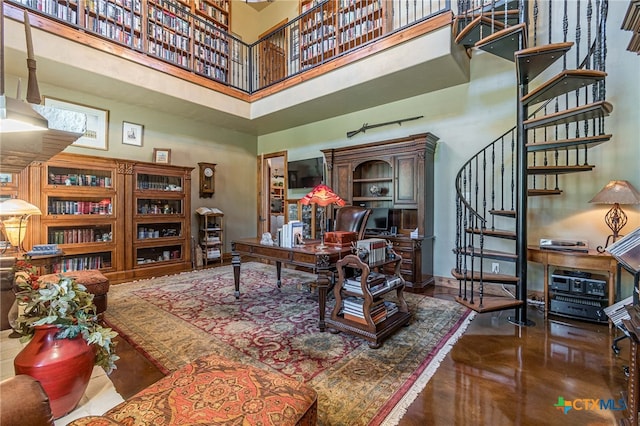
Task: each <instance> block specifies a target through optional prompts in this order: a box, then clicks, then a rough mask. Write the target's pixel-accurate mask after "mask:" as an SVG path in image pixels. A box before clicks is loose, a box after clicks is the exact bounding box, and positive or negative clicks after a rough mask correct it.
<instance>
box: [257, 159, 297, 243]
mask: <svg viewBox="0 0 640 426" xmlns="http://www.w3.org/2000/svg"><path fill="white" fill-rule="evenodd" d="M278 157H282V159H283V164H284V166H283V167H284V171H283V173H284V176H285V179H284V189H283V191H284V194H285V197H284V199H283V200H282V201H283V204H282V208H283V209H285V208H286V206H285V203H284V201H285V200H286V194H287V190H288V186H289V183H288V182H287V151H277V152H270V153H268V154H260V155H258V159H257V161H258V182H257V189H258V205H257V213H258V214H257V218H258V223H257V227H256V229H257V230H258V236H261V235H262V234H264V233H265V232H270V231H271V229H270V228H271V167H270V166H269V160H270V159H272V158H278ZM283 214H284V213H283Z"/></svg>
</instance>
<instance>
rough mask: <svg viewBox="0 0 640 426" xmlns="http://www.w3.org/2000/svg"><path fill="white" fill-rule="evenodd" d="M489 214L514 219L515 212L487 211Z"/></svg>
mask: <svg viewBox="0 0 640 426" xmlns="http://www.w3.org/2000/svg"><path fill="white" fill-rule="evenodd" d="M489 213H490V214H492V215H495V216H502V217H513V218H515V217H516V211H515V210H489Z"/></svg>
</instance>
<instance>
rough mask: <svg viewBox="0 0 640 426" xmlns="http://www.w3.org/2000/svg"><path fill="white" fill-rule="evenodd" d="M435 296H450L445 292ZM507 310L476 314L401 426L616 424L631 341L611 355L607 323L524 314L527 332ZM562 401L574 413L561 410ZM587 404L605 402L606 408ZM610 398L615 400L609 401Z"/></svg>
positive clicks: (438, 291)
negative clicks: (573, 406) (530, 321)
mask: <svg viewBox="0 0 640 426" xmlns="http://www.w3.org/2000/svg"><path fill="white" fill-rule="evenodd" d="M434 293H435V294H434V296H435V297H440V298H449V297H450V296H451V294H450V293H451V291H450V290H448V289H436V290H434ZM512 314H513V312H512V311H507V312H494V313H486V314H482V315H477V316H476V318H475V319H474V320H473V321H472V322H471V324H470V325H469V328H468V329H467V331H466V332H465V334H464V335H463V336H462V337H461V338H460V339H459V340H458V342H457V343H456V345H455V346H454V347H453V349H452V350H451V352H450V353H449V355H448V356H447V357H446V358H445V359H444V360H443V362H442V363H441V364H440V367H439V368H438V370H437V372H436V374H435V375H434V376H433V377H432V379H431V380H430V381H429V383H428V385H427V386H426V388H425V389H424V390H423V391H422V392H421V393H420V394H419V396H418V397H417V399H416V400H415V401H414V403H413V404H412V405H411V406H410V408H409V410H408V411H407V413H406V415H404V416H403V418H402V420H401V421H400V423H399V424H400V425H402V426H409V425H474V426H479V425H487V426H489V425H613V424H616V423H617V421H618V420H619V419H621V418H623V417H624V416H625V415H626V413H625V412H624V411H620V410H617V409H619V408H622V407H623V406H624V405H623V404H624V403H621V402H620V399H621V398H622V393H621V392H622V391H626V387H627V379H626V377H625V374H624V366H626V365H628V357H629V341H628V339H625V340H623V341H621V342H620V343H619V347H620V349H621V351H620V354H619V355H616V354H615V353H614V352H613V350H612V349H611V345H612V344H613V339H614V337H615V336H616V334H615V330H612V331H610V330H609V327H608V326H607V325H603V324H592V323H588V322H584V321H574V320H567V319H564V318H561V317H554V316H549V318H548V320H546V321H545V319H544V315H543V313H542V312H541V311H540V310H539V309H537V308H529V310H528V312H527V318H528V319H530V320H533V321H534V322H535V325H534V326H531V327H516V326H514V325H513V324H511V323H509V322H508V321H507V317H508V316H509V315H512ZM559 398H563V399H564V401H568V402H571V403H573V404H574V405H575V408H573V409H569V410H567V412H566V413H565V412H564V410H561V409H560V408H559V407H557V406H556V405H558V403H559ZM592 400H605V401H607V403H612V404H614V405H608V406H605V407H607V408H606V409H604V410H602V409H600V408H601V407H600V405H599V403H595V404H594V402H593V401H592ZM609 400H612V401H609Z"/></svg>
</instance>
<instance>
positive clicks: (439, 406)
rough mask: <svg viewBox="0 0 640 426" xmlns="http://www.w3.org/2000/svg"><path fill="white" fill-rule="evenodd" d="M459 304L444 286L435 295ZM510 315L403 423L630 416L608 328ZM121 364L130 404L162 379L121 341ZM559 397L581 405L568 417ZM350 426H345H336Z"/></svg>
mask: <svg viewBox="0 0 640 426" xmlns="http://www.w3.org/2000/svg"><path fill="white" fill-rule="evenodd" d="M429 293H430V294H431V295H432V296H434V297H438V298H443V299H451V300H453V294H452V293H453V291H452V290H451V289H446V288H440V287H438V288H436V289H432V290H429ZM512 314H513V312H512V311H507V312H496V313H486V314H481V315H477V316H476V318H475V319H474V320H473V321H472V322H471V323H470V325H469V327H468V329H467V331H466V332H465V334H464V335H463V336H462V337H461V338H460V339H459V340H458V342H457V344H456V345H455V346H454V347H453V349H452V350H451V352H450V353H449V354H448V355H447V356H446V358H445V359H444V360H443V361H442V363H441V364H440V367H439V368H438V370H437V371H436V373H435V375H434V376H433V377H432V378H431V380H430V381H429V383H428V384H427V386H426V388H425V389H424V390H423V391H422V392H421V393H420V394H419V395H418V397H417V398H416V400H415V401H414V402H413V403H412V404H411V406H410V407H409V408H408V410H407V412H406V413H405V415H404V416H403V417H402V419H401V420H400V422H399V425H401V426H413V425H415V426H418V425H420V426H424V425H460V426H462V425H473V426H482V425H487V426H496V425H593V426H595V425H613V424H616V423H617V420H619V419H621V418H622V417H624V415H625V413H624V412H623V411H617V410H615V409H613V408H620V402H619V400H620V398H622V393H621V392H623V391H626V387H627V379H626V377H625V375H624V371H623V368H624V366H626V365H628V356H629V342H628V340H623V341H621V342H620V343H619V347H620V349H621V351H620V354H619V355H616V354H614V352H613V350H612V349H611V345H612V344H613V339H614V337H615V336H616V334H615V330H612V331H610V330H609V327H608V326H606V325H602V324H592V323H588V322H583V321H574V320H566V319H562V318H559V317H549V319H548V320H546V321H545V319H544V316H543V314H542V313H541V312H540V311H539V310H538V309H537V308H534V307H532V308H530V309H529V311H528V318H529V319H531V320H533V321H534V322H535V325H534V326H531V327H516V326H514V325H513V324H511V323H509V322H508V321H507V317H508V316H509V315H512ZM118 354H119V355H120V356H121V357H122V360H121V361H120V362H119V363H118V369H117V370H116V371H115V372H114V373H113V374H112V375H111V379H112V380H113V382H114V384H115V386H116V389H117V390H118V392H119V393H120V394H121V395H122V396H123V397H124V398H125V399H126V398H128V397H130V396H131V395H133V394H134V393H136V392H137V391H138V390H140V389H143V388H144V387H146V386H148V385H149V384H151V383H153V382H155V381H156V380H158V379H159V378H160V377H162V374H161V373H160V372H159V371H158V370H157V369H156V368H155V367H154V366H153V365H151V364H150V363H149V362H148V361H147V360H146V359H145V358H144V357H142V356H140V355H139V354H138V353H137V352H136V351H135V349H134V348H132V347H131V346H130V345H128V344H127V343H126V342H124V341H121V342H120V344H119V346H118ZM559 398H564V400H565V401H569V402H574V403H576V408H573V409H570V410H568V411H567V412H566V413H565V412H564V411H563V410H561V409H559V408H558V407H556V405H558V401H559ZM596 399H597V400H605V401H607V402H608V401H609V400H613V401H612V402H613V403H614V404H615V405H614V406H611V405H610V406H609V408H607V409H604V410H602V409H600V406H599V405H598V406H597V407H596V408H595V409H591V407H589V406H588V405H587V404H588V402H587V401H586V400H596ZM337 426H347V425H337Z"/></svg>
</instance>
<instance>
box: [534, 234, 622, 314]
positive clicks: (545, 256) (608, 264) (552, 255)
mask: <svg viewBox="0 0 640 426" xmlns="http://www.w3.org/2000/svg"><path fill="white" fill-rule="evenodd" d="M527 260H529V261H531V262H537V263H541V264H542V265H543V266H544V315H545V317H546V316H547V312H548V311H549V266H559V267H561V268H573V269H580V270H582V269H586V270H592V271H603V272H606V273H607V284H608V285H607V288H608V295H607V297H608V302H609V306H611V305H613V304H614V303H615V301H616V288H615V283H616V280H615V276H616V273H617V268H618V262H617V261H616V259H615V258H614V257H613V256H611V255H610V254H607V253H598V252H597V251H595V250H589V252H587V253H582V252H574V251H556V250H545V249H541V248H540V247H538V246H529V247H528V250H527Z"/></svg>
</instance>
